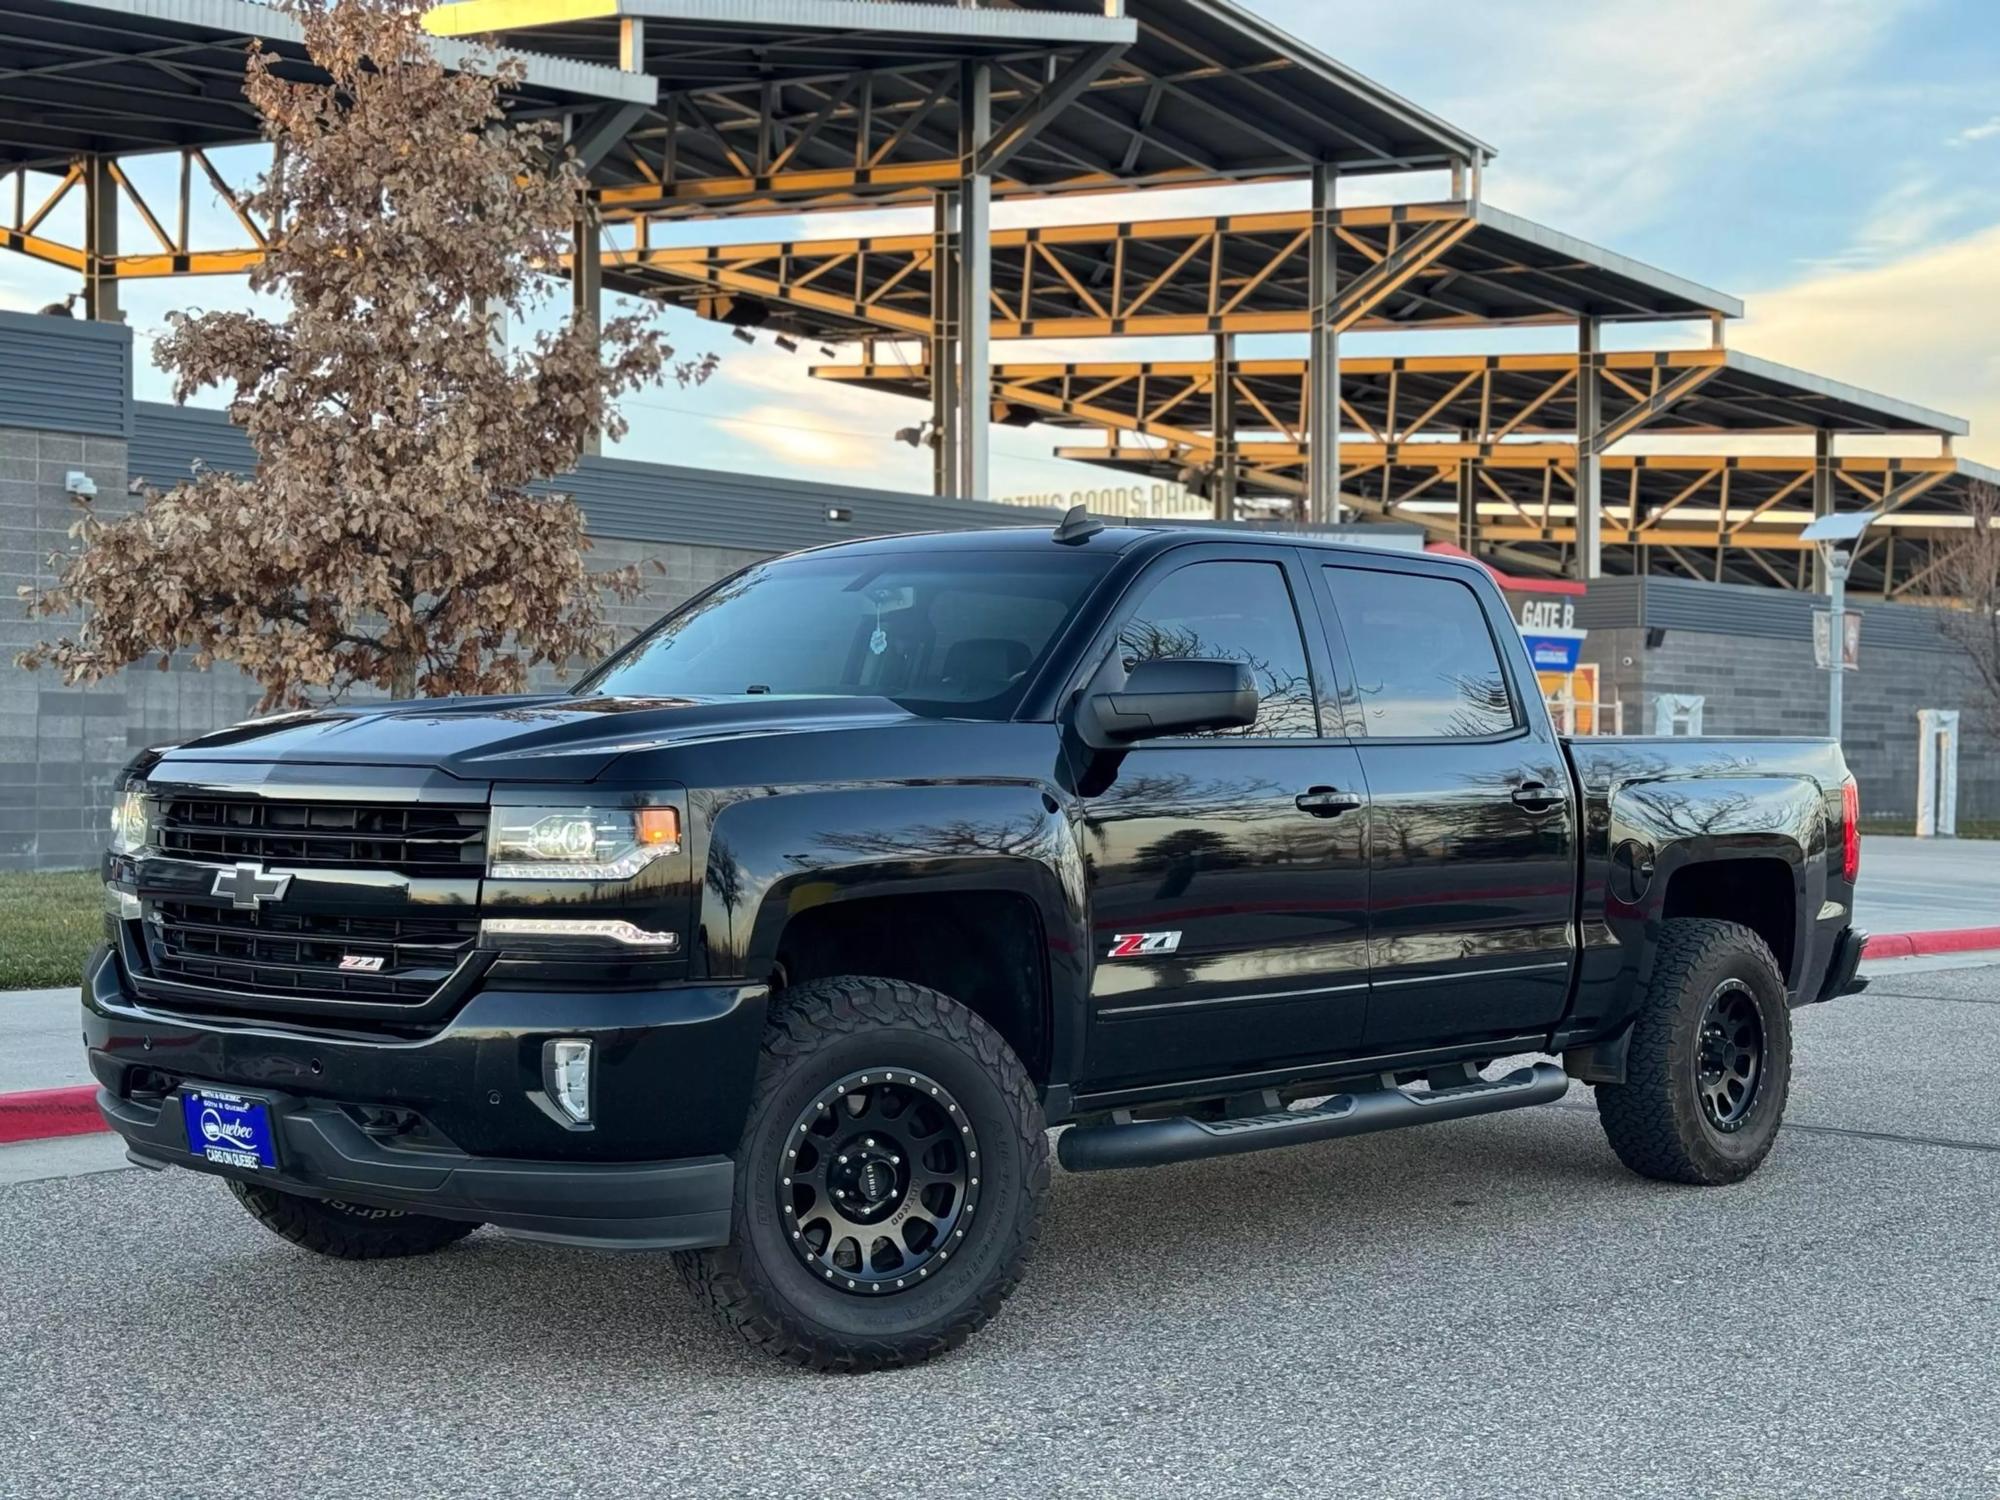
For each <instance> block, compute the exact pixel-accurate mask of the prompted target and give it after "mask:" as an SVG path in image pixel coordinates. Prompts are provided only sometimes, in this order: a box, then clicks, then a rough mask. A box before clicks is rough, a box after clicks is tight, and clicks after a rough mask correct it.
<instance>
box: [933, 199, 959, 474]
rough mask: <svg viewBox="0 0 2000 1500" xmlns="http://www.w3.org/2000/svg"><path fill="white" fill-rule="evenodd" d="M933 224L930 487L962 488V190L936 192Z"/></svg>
mask: <svg viewBox="0 0 2000 1500" xmlns="http://www.w3.org/2000/svg"><path fill="white" fill-rule="evenodd" d="M932 206H933V214H934V217H933V219H932V224H931V344H930V365H931V493H932V494H934V495H937V496H939V497H944V496H947V495H952V494H955V493H956V492H957V489H958V360H959V352H958V194H956V193H938V194H936V195H935V196H934V198H933V200H932Z"/></svg>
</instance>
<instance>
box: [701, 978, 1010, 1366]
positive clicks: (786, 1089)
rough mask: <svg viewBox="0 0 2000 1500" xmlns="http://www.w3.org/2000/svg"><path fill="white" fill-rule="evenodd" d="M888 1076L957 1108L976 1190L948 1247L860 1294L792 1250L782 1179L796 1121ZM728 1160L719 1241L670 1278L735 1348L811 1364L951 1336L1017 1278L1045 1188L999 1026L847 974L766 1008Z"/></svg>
mask: <svg viewBox="0 0 2000 1500" xmlns="http://www.w3.org/2000/svg"><path fill="white" fill-rule="evenodd" d="M885 1073H896V1074H897V1075H898V1077H899V1078H901V1079H908V1078H910V1077H916V1078H919V1079H922V1080H924V1081H925V1082H924V1088H923V1090H922V1092H923V1094H924V1096H925V1097H926V1098H928V1096H929V1087H930V1085H931V1083H932V1082H933V1081H934V1082H935V1084H936V1086H937V1087H938V1088H939V1090H940V1094H939V1096H938V1097H940V1098H942V1099H949V1100H950V1101H951V1102H952V1105H953V1106H954V1108H955V1110H956V1111H957V1112H958V1115H956V1116H954V1124H953V1125H952V1126H951V1127H950V1128H952V1129H954V1130H961V1131H963V1132H965V1138H966V1139H969V1140H974V1141H977V1143H978V1146H977V1150H978V1152H979V1156H978V1160H977V1163H976V1166H977V1169H978V1178H979V1183H978V1188H977V1197H976V1199H974V1200H972V1201H973V1202H974V1203H975V1204H976V1208H977V1212H976V1214H973V1215H971V1216H968V1217H965V1218H963V1219H962V1220H954V1221H953V1228H952V1231H951V1232H952V1234H953V1235H954V1240H953V1244H954V1246H955V1248H953V1249H952V1250H951V1252H950V1254H949V1256H948V1257H937V1258H935V1259H929V1260H926V1261H924V1262H923V1264H924V1265H925V1267H926V1274H924V1275H922V1276H917V1275H916V1274H914V1272H913V1273H912V1275H911V1276H910V1277H909V1278H907V1280H908V1281H909V1283H910V1284H908V1285H905V1286H902V1287H897V1286H895V1285H894V1284H893V1281H894V1278H891V1281H890V1283H889V1284H886V1285H883V1286H881V1287H880V1289H879V1290H878V1291H875V1292H872V1293H871V1292H870V1291H869V1290H868V1288H867V1287H866V1286H860V1287H856V1288H854V1289H849V1287H848V1286H847V1285H846V1284H845V1283H846V1280H847V1278H846V1277H845V1276H839V1277H834V1278H829V1277H828V1276H827V1275H826V1263H825V1262H824V1260H822V1259H819V1258H816V1257H815V1256H813V1255H811V1254H804V1253H801V1251H800V1250H799V1249H798V1247H797V1246H796V1245H795V1244H794V1242H793V1240H792V1235H793V1234H795V1233H798V1232H799V1231H798V1230H797V1229H795V1228H794V1227H793V1224H794V1223H795V1222H796V1215H788V1214H787V1213H786V1204H787V1202H788V1199H787V1198H786V1196H785V1195H784V1193H783V1192H782V1191H781V1187H782V1184H783V1179H784V1176H785V1172H786V1164H787V1163H788V1162H790V1161H791V1160H792V1159H793V1158H791V1157H790V1156H789V1155H788V1153H789V1152H790V1151H791V1150H792V1149H793V1147H792V1146H791V1144H790V1138H791V1135H792V1133H793V1132H794V1131H795V1130H796V1129H798V1124H797V1122H799V1121H800V1120H802V1119H810V1118H811V1117H812V1115H813V1113H814V1112H815V1109H816V1106H817V1104H818V1103H819V1102H820V1101H822V1100H826V1099H827V1098H828V1097H829V1096H830V1095H833V1094H836V1093H838V1092H839V1091H841V1090H844V1089H847V1088H849V1087H850V1086H855V1087H858V1086H859V1084H858V1080H860V1078H861V1077H862V1076H863V1075H867V1076H868V1077H869V1079H870V1085H869V1086H871V1087H872V1086H873V1083H874V1080H875V1079H876V1078H877V1077H879V1076H881V1075H883V1074H885ZM902 1087H903V1088H904V1091H905V1092H907V1091H908V1088H907V1085H906V1084H905V1085H902ZM833 1107H835V1108H839V1107H840V1106H839V1104H838V1103H836V1104H835V1105H834V1106H833ZM960 1116H962V1119H963V1121H964V1123H963V1125H959V1124H957V1123H956V1119H957V1118H958V1117H960ZM899 1154H900V1153H899ZM736 1166H737V1169H736V1199H735V1205H734V1210H733V1218H732V1223H731V1239H730V1243H729V1244H728V1245H727V1246H725V1247H723V1248H721V1249H718V1250H703V1251H698V1252H692V1253H687V1254H682V1255H680V1256H677V1257H676V1261H677V1263H678V1264H679V1266H680V1269H681V1274H682V1276H683V1277H684V1278H685V1279H686V1281H687V1283H688V1285H689V1287H690V1288H691V1289H692V1290H693V1291H694V1293H695V1294H696V1296H698V1297H699V1298H701V1299H702V1300H703V1301H705V1302H707V1303H708V1304H709V1306H710V1307H712V1308H713V1309H714V1310H715V1312H716V1313H717V1314H718V1315H719V1316H720V1317H721V1319H722V1321H723V1323H724V1324H725V1325H726V1326H727V1327H729V1328H731V1329H733V1330H734V1331H735V1332H736V1333H737V1334H738V1335H740V1336H741V1337H742V1338H743V1339H745V1340H746V1341H747V1342H749V1343H750V1344H752V1345H754V1346H755V1347H757V1348H759V1349H762V1350H764V1351H765V1352H767V1353H770V1354H773V1355H776V1356H778V1357H779V1358H781V1359H785V1360H789V1361H790V1362H792V1363H794V1364H798V1365H804V1366H806V1367H808V1368H811V1369H816V1370H845V1371H863V1370H877V1369H883V1368H886V1367H889V1366H894V1365H909V1364H917V1363H920V1362H921V1361H923V1360H926V1359H929V1358H931V1357H932V1356H933V1355H937V1354H941V1353H943V1352H944V1351H945V1350H947V1349H951V1348H954V1347H956V1346H957V1345H958V1344H960V1343H963V1342H964V1341H965V1339H967V1338H968V1337H970V1336H971V1334H972V1333H973V1332H974V1331H975V1330H977V1329H978V1328H979V1327H981V1326H982V1325H983V1324H984V1323H985V1322H986V1321H987V1320H988V1319H989V1318H991V1317H992V1316H993V1314H994V1313H995V1312H996V1311H998V1310H999V1307H1000V1304H1001V1303H1002V1302H1003V1301H1004V1300H1005V1299H1006V1297H1007V1296H1008V1294H1009V1293H1011V1292H1012V1291H1013V1289H1014V1287H1015V1286H1016V1284H1018V1282H1019V1281H1020V1279H1021V1272H1022V1269H1023V1267H1024V1266H1025V1265H1026V1263H1027V1259H1028V1255H1029V1253H1030V1252H1031V1250H1032V1249H1033V1246H1034V1243H1035V1240H1036V1238H1037V1236H1038V1235H1039V1233H1040V1229H1041V1208H1042V1200H1043V1198H1044V1197H1045V1195H1046V1194H1047V1191H1048V1182H1049V1150H1048V1137H1047V1133H1046V1130H1045V1127H1044V1125H1043V1121H1042V1112H1041V1107H1040V1105H1039V1104H1038V1103H1037V1101H1036V1098H1035V1090H1034V1085H1033V1083H1032V1082H1031V1081H1030V1080H1029V1078H1028V1075H1027V1072H1026V1070H1025V1069H1024V1068H1023V1067H1022V1066H1021V1062H1020V1059H1018V1058H1017V1057H1015V1055H1014V1053H1013V1051H1012V1049H1010V1048H1009V1047H1008V1046H1007V1044H1006V1042H1004V1041H1003V1040H1001V1038H1000V1035H999V1033H998V1032H996V1031H994V1030H993V1028H992V1027H990V1026H988V1025H987V1024H986V1023H985V1022H984V1021H982V1020H981V1019H980V1018H979V1017H978V1016H976V1015H974V1014H973V1013H972V1012H971V1011H969V1010H967V1009H966V1008H965V1007H964V1006H962V1005H959V1004H958V1003H957V1002H956V1001H954V1000H952V999H950V998H949V997H947V996H945V995H941V994H939V993H937V992H936V991H935V990H928V989H924V988H922V987H921V986H918V985H913V984H905V983H902V982H901V981H897V980H889V979H869V978H858V977H857V978H841V979H828V980H819V981H815V982H812V983H808V984H803V985H800V986H798V987H796V988H795V989H793V990H791V991H789V992H787V993H786V994H785V995H784V997H783V998H782V999H781V1000H780V1001H779V1003H778V1004H777V1006H776V1007H775V1008H774V1009H773V1012H772V1015H771V1020H770V1023H769V1025H768V1026H767V1027H766V1029H765V1033H764V1041H763V1054H762V1057H761V1058H760V1060H759V1065H758V1072H757V1084H756V1090H755V1093H754V1096H753V1098H752V1101H751V1111H750V1120H749V1124H748V1125H747V1127H746V1128H745V1130H744V1135H743V1141H742V1144H741V1146H740V1147H739V1148H738V1151H737V1155H736ZM940 1217H943V1216H942V1215H940ZM961 1227H962V1228H963V1229H964V1231H965V1233H964V1237H963V1240H962V1241H959V1240H957V1239H956V1233H957V1229H958V1228H961ZM912 1264H913V1265H915V1264H918V1262H916V1261H913V1262H912ZM857 1279H858V1278H857ZM830 1281H837V1282H839V1283H840V1284H837V1285H834V1284H829V1282H830Z"/></svg>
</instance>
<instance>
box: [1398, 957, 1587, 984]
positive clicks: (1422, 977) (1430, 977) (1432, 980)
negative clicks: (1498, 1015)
mask: <svg viewBox="0 0 2000 1500" xmlns="http://www.w3.org/2000/svg"><path fill="white" fill-rule="evenodd" d="M1569 965H1570V961H1569V960H1568V959H1566V958H1563V959H1556V960H1553V961H1552V962H1549V963H1545V964H1510V965H1508V966H1507V967H1506V968H1504V969H1471V970H1467V971H1465V972H1463V973H1453V974H1417V975H1413V976H1411V977H1409V978H1407V979H1378V980H1376V981H1375V982H1374V983H1375V987H1376V988H1377V989H1382V990H1386V989H1393V988H1395V987H1397V986H1399V985H1405V984H1442V983H1444V982H1445V981H1447V980H1452V979H1457V980H1467V979H1484V978H1486V977H1487V976H1488V975H1491V974H1538V973H1540V972H1542V971H1543V970H1544V969H1567V968H1568V967H1569Z"/></svg>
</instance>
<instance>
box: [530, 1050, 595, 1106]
mask: <svg viewBox="0 0 2000 1500" xmlns="http://www.w3.org/2000/svg"><path fill="white" fill-rule="evenodd" d="M542 1086H543V1087H544V1088H545V1089H547V1090H548V1095H549V1098H551V1099H553V1100H554V1101H555V1105H556V1108H557V1109H559V1110H561V1111H562V1112H563V1113H564V1114H566V1115H568V1116H569V1117H570V1118H571V1119H572V1120H574V1121H576V1123H577V1124H579V1125H588V1124H589V1123H590V1043H589V1042H586V1041H582V1040H580V1039H578V1038H576V1037H560V1038H558V1039H556V1040H555V1041H551V1042H544V1043H543V1044H542Z"/></svg>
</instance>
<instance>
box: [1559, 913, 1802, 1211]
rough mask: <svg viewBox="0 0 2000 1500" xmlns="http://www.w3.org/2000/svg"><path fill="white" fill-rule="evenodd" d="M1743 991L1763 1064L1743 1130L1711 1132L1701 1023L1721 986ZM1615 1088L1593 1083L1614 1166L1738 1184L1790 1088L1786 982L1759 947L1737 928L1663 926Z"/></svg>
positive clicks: (1689, 923)
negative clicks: (1757, 1028) (1702, 1076)
mask: <svg viewBox="0 0 2000 1500" xmlns="http://www.w3.org/2000/svg"><path fill="white" fill-rule="evenodd" d="M1731 980H1734V981H1738V982H1740V983H1741V984H1742V985H1744V986H1745V987H1747V989H1748V991H1749V993H1750V995H1751V996H1752V997H1753V999H1754V1003H1755V1010H1756V1015H1757V1019H1758V1021H1759V1023H1760V1025H1761V1029H1762V1060H1761V1064H1760V1071H1759V1074H1758V1080H1757V1084H1756V1088H1755V1091H1754V1093H1753V1094H1752V1096H1751V1098H1750V1101H1749V1104H1748V1106H1747V1108H1746V1110H1745V1113H1744V1114H1743V1116H1742V1120H1741V1123H1740V1124H1739V1125H1738V1126H1737V1127H1736V1128H1735V1129H1734V1130H1733V1131H1730V1132H1726V1133H1725V1132H1724V1131H1722V1130H1719V1129H1718V1128H1717V1127H1716V1126H1715V1125H1714V1124H1713V1123H1712V1122H1711V1121H1710V1119H1709V1118H1708V1116H1707V1115H1706V1114H1705V1113H1704V1111H1703V1108H1702V1102H1701V1090H1700V1086H1699V1082H1698V1076H1699V1067H1698V1061H1699V1057H1700V1048H1701V1035H1700V1028H1701V1023H1702V1017H1703V1015H1704V1013H1705V1011H1706V1010H1707V1007H1708V1002H1709V998H1710V996H1711V995H1713V994H1715V993H1716V990H1717V987H1718V986H1720V985H1724V984H1725V983H1726V982H1728V981H1731ZM1625 1079H1626V1081H1625V1082H1624V1083H1621V1084H1599V1085H1598V1087H1597V1117H1598V1120H1599V1122H1600V1123H1602V1125H1603V1126H1604V1133H1605V1135H1606V1136H1607V1137H1609V1138H1610V1141H1611V1149H1612V1150H1613V1151H1615V1152H1617V1153H1618V1159H1619V1160H1620V1161H1622V1162H1624V1163H1625V1165H1626V1166H1628V1167H1630V1168H1631V1169H1632V1170H1633V1171H1634V1172H1637V1173H1638V1174H1639V1175H1640V1176H1642V1177H1652V1178H1656V1179H1658V1180H1659V1181H1661V1182H1684V1183H1690V1184H1693V1185H1695V1186H1701V1187H1711V1186H1717V1185H1720V1184H1723V1183H1730V1182H1741V1181H1742V1180H1743V1179H1744V1178H1746V1177H1748V1176H1749V1175H1750V1174H1751V1173H1752V1172H1754V1171H1756V1170H1757V1168H1758V1167H1759V1166H1761V1165H1762V1164H1763V1161H1764V1158H1765V1157H1766V1156H1768V1155H1770V1152H1771V1147H1772V1145H1773V1144H1774V1143H1775V1142H1776V1140H1777V1138H1778V1127H1779V1125H1780V1124H1781V1123H1782V1122H1783V1120H1784V1114H1785V1099H1786V1096H1787V1094H1788V1093H1789V1092H1790V1089H1791V1082H1792V1021H1791V1012H1790V1009H1789V1008H1788V1006H1787V1004H1786V1000H1785V982H1784V980H1783V978H1782V977H1780V975H1779V972H1778V965H1777V963H1776V961H1775V960H1773V958H1772V957H1771V950H1770V949H1769V948H1767V947H1766V946H1765V945H1764V940H1763V939H1762V938H1760V937H1759V936H1758V935H1757V934H1756V933H1754V932H1752V931H1751V930H1750V929H1749V928H1747V927H1743V926H1739V925H1738V924H1737V923H1735V922H1720V921H1712V920H1708V919H1692V918H1689V919H1679V920H1675V921H1671V922H1667V923H1664V924H1663V925H1662V926H1661V929H1660V939H1659V947H1658V950H1657V952H1656V953H1655V955H1654V958H1653V973H1652V979H1651V981H1650V983H1648V985H1647V986H1646V994H1645V998H1644V1000H1643V1001H1642V1003H1641V1005H1640V1010H1639V1018H1638V1021H1637V1022H1636V1023H1635V1025H1634V1028H1633V1032H1632V1044H1631V1048H1630V1050H1629V1052H1628V1053H1627V1055H1626V1063H1625Z"/></svg>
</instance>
